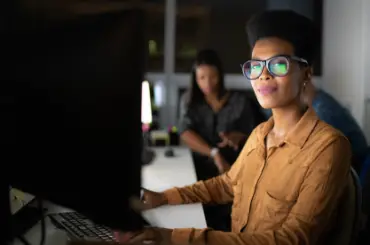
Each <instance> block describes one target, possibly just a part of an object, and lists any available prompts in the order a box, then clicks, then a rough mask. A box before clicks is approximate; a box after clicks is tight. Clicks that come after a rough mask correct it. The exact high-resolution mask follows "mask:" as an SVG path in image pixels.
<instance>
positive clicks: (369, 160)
mask: <svg viewBox="0 0 370 245" xmlns="http://www.w3.org/2000/svg"><path fill="white" fill-rule="evenodd" d="M369 151H370V150H369ZM368 171H370V152H369V153H368V154H367V156H366V157H365V160H364V162H363V163H362V166H361V171H360V180H361V184H362V186H363V185H364V184H365V179H366V175H367V172H368Z"/></svg>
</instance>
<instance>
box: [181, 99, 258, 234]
mask: <svg viewBox="0 0 370 245" xmlns="http://www.w3.org/2000/svg"><path fill="white" fill-rule="evenodd" d="M229 96H230V97H229V98H228V100H227V102H226V103H225V105H224V106H223V108H222V109H221V110H220V111H219V112H217V113H216V112H214V111H213V110H212V108H211V107H210V106H209V105H208V104H207V103H206V102H205V101H204V102H201V103H200V104H199V105H197V106H193V107H190V108H189V107H187V101H188V94H187V93H185V94H184V96H183V98H182V99H181V102H182V105H181V108H180V115H181V118H180V133H182V132H184V131H186V130H192V131H194V132H196V133H197V134H198V135H199V136H200V137H202V138H203V139H204V140H205V141H206V142H207V143H208V144H209V145H210V146H212V147H217V144H218V143H219V142H221V139H220V137H219V133H220V132H231V131H237V132H241V133H244V134H245V135H246V139H247V138H248V136H249V135H250V133H251V132H252V131H253V129H254V128H255V127H256V126H257V125H259V124H260V123H261V122H262V121H264V119H265V117H264V116H263V114H262V113H261V111H260V109H259V108H260V107H259V105H258V104H256V102H255V101H253V100H252V99H250V98H248V97H247V95H246V94H244V93H240V92H231V93H230V95H229ZM243 144H244V142H243ZM241 148H242V146H241V147H240V149H241ZM220 153H221V154H222V156H223V157H224V158H225V160H226V161H227V162H229V163H230V164H233V163H234V161H235V160H236V158H237V157H238V155H239V151H235V150H234V149H232V148H229V147H227V148H222V149H220ZM192 155H193V161H194V166H195V170H196V173H197V178H198V180H207V179H210V178H212V177H215V176H217V175H219V172H218V170H217V168H216V166H215V164H214V163H213V161H212V159H210V158H208V157H207V156H203V155H200V154H199V153H196V152H193V153H192ZM203 208H204V213H205V216H206V220H207V225H208V226H209V227H212V228H213V229H216V230H223V231H230V229H231V227H230V224H231V221H230V214H231V213H230V212H231V205H203Z"/></svg>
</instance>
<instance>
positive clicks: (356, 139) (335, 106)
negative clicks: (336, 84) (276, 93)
mask: <svg viewBox="0 0 370 245" xmlns="http://www.w3.org/2000/svg"><path fill="white" fill-rule="evenodd" d="M312 107H313V108H314V109H315V112H316V113H317V115H318V116H319V118H320V119H321V120H323V121H324V122H326V123H328V124H330V125H331V126H333V127H334V128H336V129H338V130H339V131H341V132H342V133H343V134H344V135H345V136H346V137H347V138H348V140H349V141H350V142H351V146H352V153H353V155H354V157H355V158H354V160H355V161H357V162H355V163H354V166H353V167H354V168H355V169H356V170H357V171H358V172H359V171H360V166H361V164H362V162H363V161H364V160H365V159H364V157H365V154H366V152H367V142H366V138H365V135H364V133H363V132H362V130H361V128H360V126H359V125H358V123H357V122H356V120H355V119H354V118H353V116H352V115H351V113H350V112H349V111H348V110H347V109H346V108H345V107H343V106H342V105H341V104H340V103H339V102H338V101H337V100H336V99H334V98H333V97H332V96H331V95H330V94H328V93H326V92H325V91H323V90H318V91H317V92H316V95H315V98H314V100H313V102H312Z"/></svg>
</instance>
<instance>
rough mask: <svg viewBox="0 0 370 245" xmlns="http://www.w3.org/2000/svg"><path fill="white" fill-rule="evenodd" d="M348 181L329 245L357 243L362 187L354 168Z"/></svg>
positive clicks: (353, 244) (351, 244)
mask: <svg viewBox="0 0 370 245" xmlns="http://www.w3.org/2000/svg"><path fill="white" fill-rule="evenodd" d="M348 183H349V184H348V186H347V189H346V190H345V193H344V194H343V196H342V199H341V202H340V205H339V210H338V220H337V222H336V224H338V225H337V227H335V232H334V234H333V238H334V239H332V240H331V241H330V242H329V245H356V243H357V239H358V235H359V233H360V230H361V206H362V189H361V183H360V178H359V177H358V175H357V173H356V171H355V170H354V169H353V168H351V175H350V176H349V178H348Z"/></svg>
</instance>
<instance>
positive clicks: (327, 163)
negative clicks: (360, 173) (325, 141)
mask: <svg viewBox="0 0 370 245" xmlns="http://www.w3.org/2000/svg"><path fill="white" fill-rule="evenodd" d="M350 157H351V150H350V145H349V142H348V141H347V140H346V139H345V138H344V137H341V138H339V139H337V140H335V141H334V142H332V143H331V144H330V145H329V146H327V147H326V148H325V149H324V150H323V152H321V154H319V156H318V158H317V159H316V160H315V162H314V163H313V164H312V165H311V167H310V168H309V170H308V172H307V174H306V178H305V180H304V182H303V185H302V187H301V190H300V194H299V197H298V200H297V202H296V204H295V205H294V207H293V208H292V210H291V212H290V214H289V215H288V217H287V219H286V221H285V222H284V223H283V224H282V225H281V227H280V228H278V229H276V230H266V231H260V232H255V233H246V232H244V233H232V232H221V231H214V230H210V229H203V230H198V229H174V230H173V233H172V240H173V244H176V245H177V244H185V243H187V244H194V245H195V244H196V245H198V244H199V245H205V244H212V245H224V244H228V245H266V244H269V245H281V244H284V245H296V244H300V245H310V244H316V242H317V239H318V237H319V236H320V235H321V234H322V233H323V232H324V229H325V228H326V227H327V225H328V222H329V221H330V217H331V215H332V214H333V212H334V210H335V209H336V206H337V205H336V204H337V203H338V200H339V197H340V196H341V194H342V193H343V191H344V189H345V187H346V185H347V184H348V182H346V181H343V180H346V179H348V177H349V174H350Z"/></svg>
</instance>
